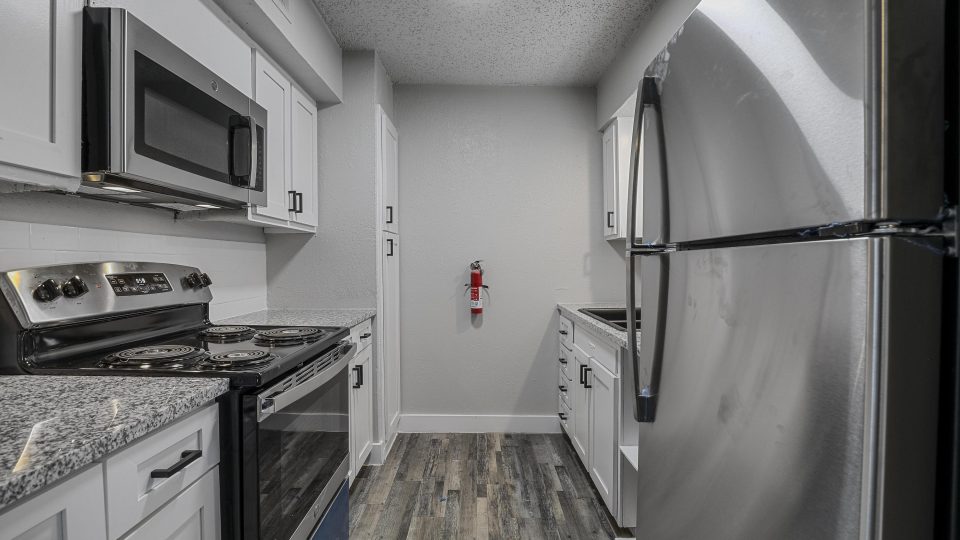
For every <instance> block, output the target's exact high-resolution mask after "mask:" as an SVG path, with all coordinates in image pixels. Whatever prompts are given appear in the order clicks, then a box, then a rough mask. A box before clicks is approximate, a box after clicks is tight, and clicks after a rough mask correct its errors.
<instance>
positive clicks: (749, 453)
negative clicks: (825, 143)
mask: <svg viewBox="0 0 960 540" xmlns="http://www.w3.org/2000/svg"><path fill="white" fill-rule="evenodd" d="M891 246H895V247H896V248H897V249H898V250H899V252H897V251H896V250H891V249H890V247H891ZM876 260H881V261H882V262H881V263H876V262H872V261H876ZM898 261H899V262H898ZM664 262H668V263H669V264H664ZM901 263H906V266H903V265H901V266H902V267H903V268H907V267H910V266H911V265H912V266H916V267H918V268H920V267H922V268H924V269H925V270H924V272H925V273H923V272H920V271H916V272H914V271H896V272H894V271H890V270H889V269H891V268H895V267H897V265H899V264H901ZM641 265H642V266H641V270H640V272H641V276H642V285H641V302H642V303H643V305H644V307H645V309H644V316H645V317H644V318H645V320H644V331H645V332H646V329H647V328H651V327H652V328H661V327H662V333H661V335H660V336H658V337H656V338H655V337H654V336H649V337H648V336H647V335H646V333H645V334H644V344H643V347H642V348H641V351H640V371H641V373H646V374H649V373H651V372H652V371H655V370H651V365H652V364H653V363H654V361H655V358H654V356H655V354H654V353H655V351H657V350H658V348H662V358H661V360H662V370H661V372H660V374H659V380H658V382H659V385H656V384H655V385H654V386H655V387H657V403H656V417H655V419H654V421H653V422H652V423H641V424H639V437H638V452H639V454H638V455H639V460H640V461H639V471H638V487H637V501H638V502H637V523H638V524H641V525H640V527H641V528H642V530H643V533H644V537H646V538H656V539H658V540H659V539H686V538H714V539H730V540H734V539H742V538H778V539H792V538H796V539H801V538H802V539H810V538H858V537H861V535H868V534H869V530H870V529H871V528H872V527H873V525H872V523H873V522H874V517H873V513H874V508H875V507H876V505H877V503H876V501H875V497H874V487H873V486H874V485H875V481H876V480H875V479H876V477H875V475H874V474H871V471H873V470H885V469H887V468H889V469H890V470H892V471H895V473H896V478H897V482H898V483H897V484H896V485H897V488H898V489H897V492H899V493H903V494H904V495H903V496H901V497H900V499H908V498H909V497H908V496H907V495H906V494H908V493H917V491H915V490H914V489H912V488H917V486H918V484H913V485H910V484H911V482H916V483H919V485H920V486H921V487H922V486H923V482H925V481H927V480H930V479H931V475H930V473H931V471H928V470H926V469H925V467H926V466H925V465H924V463H925V462H929V463H932V462H933V458H932V454H931V453H930V452H931V449H932V446H930V445H929V444H928V443H930V442H931V439H932V437H930V435H931V431H929V430H928V429H927V428H926V427H923V426H925V425H926V424H927V423H928V422H930V421H931V420H930V418H932V417H935V414H936V408H935V404H936V397H935V396H936V384H935V382H934V384H933V388H932V389H931V388H929V387H926V383H918V381H916V380H912V379H913V378H915V377H918V376H919V377H920V379H923V377H925V376H926V375H917V373H918V372H923V370H922V369H918V368H919V366H922V365H929V364H930V363H932V364H933V365H934V366H935V365H936V361H935V357H931V356H930V353H929V351H927V352H925V348H927V349H929V347H930V345H931V344H933V348H934V350H935V348H936V347H935V344H936V343H937V341H938V338H937V327H936V324H927V323H929V317H928V316H927V315H926V314H924V315H922V316H919V317H920V319H922V320H923V321H924V322H920V323H917V324H913V323H911V324H912V326H911V327H910V328H909V333H907V335H904V333H903V332H902V331H901V332H900V333H896V332H893V331H891V329H889V328H887V329H884V328H883V324H888V323H889V321H892V320H893V319H891V318H890V315H889V314H885V312H884V311H882V310H885V309H893V308H894V307H895V306H893V305H885V304H884V303H883V299H888V298H892V297H893V296H896V295H899V296H900V298H899V299H898V300H897V301H898V302H899V303H900V306H901V307H903V306H906V305H907V304H909V303H910V302H912V301H913V300H911V297H913V298H917V299H919V301H920V302H924V303H926V302H930V301H931V298H935V297H936V294H937V293H936V291H938V290H939V280H938V279H937V274H936V271H935V269H936V268H938V265H939V256H938V255H936V254H934V253H930V252H928V251H925V250H924V249H922V248H920V247H916V246H914V245H912V244H909V243H907V242H906V241H903V240H890V239H885V240H878V239H857V240H835V241H821V242H807V243H795V244H777V245H757V246H749V247H734V248H726V249H705V250H698V251H680V252H676V253H671V254H669V255H660V256H647V257H642V258H641ZM874 270H876V273H874V272H873V271H874ZM660 273H663V274H666V278H665V280H666V281H667V283H668V286H667V287H666V288H665V289H664V287H663V285H662V284H661V283H659V282H662V281H664V278H663V277H661V276H658V274H660ZM920 278H922V279H920ZM914 279H916V280H917V282H913V281H914ZM653 280H656V281H657V282H658V283H654V282H653ZM880 290H887V291H900V292H898V293H896V294H895V295H892V294H891V293H889V292H888V293H885V294H881V293H879V292H874V291H880ZM906 291H910V292H909V293H907V292H906ZM651 294H652V295H655V297H654V298H649V296H650V295H651ZM648 303H649V305H654V304H657V303H665V309H661V310H656V311H654V310H652V309H648V308H647V306H648ZM921 305H923V304H921ZM928 311H929V310H928ZM897 312H898V313H903V314H904V315H901V317H908V318H910V317H915V316H917V315H916V313H914V312H911V311H910V310H903V309H897ZM648 313H649V314H650V315H648ZM906 314H909V315H906ZM661 317H662V320H651V318H661ZM882 321H887V323H884V322H882ZM898 328H899V329H900V330H902V329H903V328H904V327H903V326H902V325H898ZM893 330H897V329H893ZM898 336H899V338H901V339H899V341H898V339H896V338H897V337H898ZM654 341H660V343H654ZM875 343H879V344H881V345H877V346H875V345H874V344H875ZM889 343H899V345H898V346H897V351H898V352H897V351H895V352H897V354H900V356H901V358H900V360H901V361H900V362H899V363H897V362H894V361H893V360H890V359H886V360H884V359H883V353H882V352H881V353H878V351H890V350H892V349H891V348H890V347H889V346H888V345H886V344H889ZM907 351H910V353H909V354H910V356H909V359H908V361H909V362H910V363H915V364H914V368H908V369H904V367H903V366H907V365H909V364H907V363H904V362H903V360H904V358H903V357H904V354H905V352H907ZM880 365H883V373H886V374H889V375H890V378H889V379H885V378H884V377H886V375H884V374H883V373H881V371H880V370H879V369H878V367H877V366H880ZM898 365H899V366H901V367H900V368H897V369H893V368H894V367H895V366H898ZM934 371H935V370H934ZM928 374H929V373H928ZM653 376H654V377H657V375H656V374H654V375H653ZM933 380H934V381H935V380H936V379H935V378H934V379H933ZM655 382H656V381H655ZM927 382H928V383H929V378H927ZM915 384H919V386H915ZM881 385H883V386H882V387H883V392H882V394H883V395H891V394H892V395H896V396H899V398H901V399H903V401H902V402H901V403H899V404H898V405H897V407H896V411H897V412H896V413H895V414H896V415H899V416H900V417H901V418H902V419H905V418H908V417H909V418H912V419H913V420H912V421H913V422H914V423H915V424H916V426H915V427H910V428H909V430H907V431H911V430H915V431H913V433H910V434H909V435H907V436H904V435H905V434H906V433H907V431H903V430H902V427H903V425H906V424H908V423H907V422H900V423H899V424H898V423H897V422H887V421H886V420H884V416H883V415H885V414H890V413H889V412H882V411H883V410H884V408H883V407H880V406H879V405H877V404H876V403H877V401H876V400H877V399H879V395H880V393H879V392H878V391H877V390H876V389H877V388H880V387H881ZM931 394H932V395H933V396H934V397H933V398H932V402H931V401H930V399H931V398H930V395H931ZM918 403H919V405H918ZM931 403H932V404H933V408H932V410H931V408H930V406H931ZM877 418H879V420H876V421H874V419H877ZM876 425H884V426H885V429H884V430H883V433H885V434H886V437H887V438H888V439H889V440H891V441H894V442H893V444H894V446H889V445H888V446H886V448H888V449H890V450H894V452H893V453H892V454H891V452H886V456H887V458H889V459H887V460H886V461H885V460H884V457H883V454H884V452H877V451H876V449H877V448H878V444H877V443H876V442H875V441H876V440H878V439H879V438H881V437H882V436H883V435H882V434H881V433H880V431H877V430H875V426H876ZM905 441H909V442H905ZM891 478H892V477H891ZM927 487H931V486H930V485H928V486H927ZM929 493H932V487H931V489H930V490H929ZM884 506H885V507H886V511H887V512H892V513H896V512H911V511H913V510H914V509H913V508H912V507H911V504H910V503H909V502H904V500H898V499H897V495H896V494H893V495H892V498H890V499H889V500H887V501H886V503H885V505H884ZM907 507H910V508H909V509H906V508H907ZM929 507H932V505H929V506H928V508H929ZM919 513H922V511H920V512H919ZM919 520H920V521H923V518H922V517H921V518H919ZM894 521H896V520H894ZM901 521H902V520H901ZM908 521H909V520H908ZM915 523H916V521H914V524H915Z"/></svg>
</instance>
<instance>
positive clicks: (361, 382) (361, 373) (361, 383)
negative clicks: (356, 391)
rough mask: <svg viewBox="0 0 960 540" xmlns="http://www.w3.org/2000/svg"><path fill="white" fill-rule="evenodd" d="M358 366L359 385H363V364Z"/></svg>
mask: <svg viewBox="0 0 960 540" xmlns="http://www.w3.org/2000/svg"><path fill="white" fill-rule="evenodd" d="M357 367H358V368H360V386H363V366H357Z"/></svg>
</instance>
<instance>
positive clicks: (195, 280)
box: [183, 272, 203, 289]
mask: <svg viewBox="0 0 960 540" xmlns="http://www.w3.org/2000/svg"><path fill="white" fill-rule="evenodd" d="M183 281H184V282H185V283H186V284H187V287H190V288H191V289H196V288H197V287H199V286H200V285H201V284H202V283H203V281H202V280H201V279H200V275H199V274H197V273H196V272H191V273H189V274H187V277H185V278H183Z"/></svg>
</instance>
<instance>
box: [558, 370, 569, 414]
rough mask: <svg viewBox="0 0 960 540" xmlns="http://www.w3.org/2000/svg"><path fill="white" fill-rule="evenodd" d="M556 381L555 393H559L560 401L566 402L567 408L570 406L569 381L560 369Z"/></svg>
mask: <svg viewBox="0 0 960 540" xmlns="http://www.w3.org/2000/svg"><path fill="white" fill-rule="evenodd" d="M557 379H558V380H557V391H559V392H560V399H562V400H563V401H566V402H567V406H570V379H568V378H567V376H566V374H565V373H564V372H563V370H562V369H561V370H560V373H559V376H558V377H557Z"/></svg>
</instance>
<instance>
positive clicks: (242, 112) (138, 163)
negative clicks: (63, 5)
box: [79, 7, 269, 211]
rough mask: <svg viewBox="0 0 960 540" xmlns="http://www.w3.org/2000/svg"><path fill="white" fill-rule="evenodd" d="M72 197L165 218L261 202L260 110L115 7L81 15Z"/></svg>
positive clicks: (92, 9)
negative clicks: (153, 209)
mask: <svg viewBox="0 0 960 540" xmlns="http://www.w3.org/2000/svg"><path fill="white" fill-rule="evenodd" d="M82 73H83V84H82V89H83V96H82V103H83V105H82V147H81V156H82V158H81V159H82V162H81V168H82V170H83V180H82V182H81V186H80V190H79V193H80V194H82V195H87V196H92V197H97V198H105V199H110V200H116V201H123V202H128V203H131V204H143V205H153V206H163V207H167V208H171V209H174V210H180V211H184V210H201V209H206V208H242V207H245V206H249V205H252V204H266V201H267V191H266V183H267V182H268V181H269V179H268V178H266V166H265V158H266V146H265V145H266V140H267V137H266V130H267V111H266V110H264V109H263V107H260V106H259V105H257V104H256V103H255V102H254V101H253V100H252V99H250V98H249V97H247V96H245V95H244V94H243V93H242V92H240V91H239V90H237V89H236V88H234V87H233V86H231V85H230V84H228V83H227V82H226V81H224V80H223V79H221V78H220V77H218V76H217V75H215V74H214V73H213V72H212V71H210V70H209V69H207V68H206V67H205V66H204V65H202V64H201V63H199V62H198V61H197V60H195V59H194V58H192V57H190V55H188V54H187V53H185V52H184V51H182V50H181V49H179V48H178V47H177V46H175V45H174V44H173V43H171V42H169V41H168V40H166V39H165V38H164V37H163V36H161V35H160V34H158V33H157V32H155V31H154V30H152V29H151V28H150V27H148V26H147V25H146V24H144V23H143V22H141V21H140V20H138V19H137V18H136V17H134V16H133V15H131V14H130V13H129V12H127V11H126V10H124V9H119V8H96V7H86V8H84V12H83V69H82Z"/></svg>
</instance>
